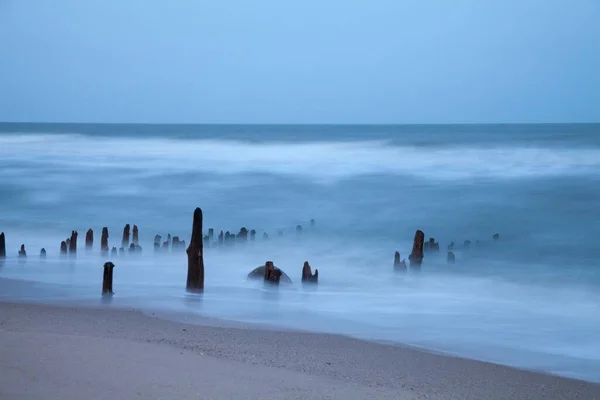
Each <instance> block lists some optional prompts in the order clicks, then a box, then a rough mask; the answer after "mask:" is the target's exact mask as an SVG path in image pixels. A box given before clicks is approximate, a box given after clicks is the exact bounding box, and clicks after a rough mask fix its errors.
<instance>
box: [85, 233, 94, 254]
mask: <svg viewBox="0 0 600 400" xmlns="http://www.w3.org/2000/svg"><path fill="white" fill-rule="evenodd" d="M92 247H94V231H93V230H92V228H90V229H88V230H87V232H86V233H85V249H86V250H91V249H92Z"/></svg>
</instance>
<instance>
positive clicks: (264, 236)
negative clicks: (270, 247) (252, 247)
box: [263, 232, 269, 240]
mask: <svg viewBox="0 0 600 400" xmlns="http://www.w3.org/2000/svg"><path fill="white" fill-rule="evenodd" d="M267 239H269V234H268V233H267V232H263V240H267Z"/></svg>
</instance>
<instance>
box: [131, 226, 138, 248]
mask: <svg viewBox="0 0 600 400" xmlns="http://www.w3.org/2000/svg"><path fill="white" fill-rule="evenodd" d="M139 234H140V232H139V230H138V227H137V225H135V224H134V225H133V237H132V239H131V241H132V242H133V244H134V245H136V246H137V245H139V244H140V236H139Z"/></svg>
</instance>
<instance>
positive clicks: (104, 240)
mask: <svg viewBox="0 0 600 400" xmlns="http://www.w3.org/2000/svg"><path fill="white" fill-rule="evenodd" d="M100 254H102V255H103V256H106V255H108V228H107V227H106V226H105V227H104V228H102V237H101V238H100Z"/></svg>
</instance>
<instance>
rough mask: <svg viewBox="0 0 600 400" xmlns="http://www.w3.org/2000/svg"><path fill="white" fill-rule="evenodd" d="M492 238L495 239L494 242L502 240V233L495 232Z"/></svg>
mask: <svg viewBox="0 0 600 400" xmlns="http://www.w3.org/2000/svg"><path fill="white" fill-rule="evenodd" d="M492 239H494V242H495V241H497V240H500V234H499V233H494V235H493V236H492Z"/></svg>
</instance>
